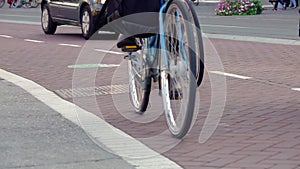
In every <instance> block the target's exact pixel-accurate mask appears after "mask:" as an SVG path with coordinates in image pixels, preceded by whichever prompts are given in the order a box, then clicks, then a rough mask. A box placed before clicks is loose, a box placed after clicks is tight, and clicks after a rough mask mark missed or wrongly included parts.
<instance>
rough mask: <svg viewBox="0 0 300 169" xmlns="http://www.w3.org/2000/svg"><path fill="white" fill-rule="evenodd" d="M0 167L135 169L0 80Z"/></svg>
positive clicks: (34, 99) (22, 168)
mask: <svg viewBox="0 0 300 169" xmlns="http://www.w3.org/2000/svg"><path fill="white" fill-rule="evenodd" d="M0 103H1V104H0V110H1V111H0V116H1V118H0V129H1V130H0V152H1V153H0V168H1V169H6V168H20V169H25V168H26V169H33V168H34V169H53V168H55V169H71V168H75V169H114V168H118V169H120V168H123V169H131V168H134V167H133V166H132V165H130V164H128V163H127V162H125V161H124V160H123V159H121V158H120V157H118V156H116V155H113V154H111V153H108V152H106V151H104V150H103V149H101V148H100V147H99V146H98V145H96V144H95V143H94V142H93V141H92V140H91V139H90V138H89V137H88V136H87V135H86V133H85V132H84V131H83V130H82V129H81V128H80V127H78V126H77V125H75V124H74V123H72V122H70V121H68V120H66V119H65V118H63V117H62V116H61V115H60V114H58V113H57V112H55V111H54V110H52V109H50V108H49V107H48V106H46V105H44V104H43V103H42V102H40V101H39V100H37V99H36V98H34V97H33V96H31V95H30V94H28V93H27V92H26V91H24V90H23V89H21V88H19V87H17V86H15V85H14V84H12V83H10V82H8V81H6V80H3V79H0Z"/></svg>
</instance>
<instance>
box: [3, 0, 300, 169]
mask: <svg viewBox="0 0 300 169" xmlns="http://www.w3.org/2000/svg"><path fill="white" fill-rule="evenodd" d="M196 9H197V12H198V15H199V20H200V23H201V25H202V31H203V33H204V37H205V38H204V42H205V43H204V46H205V54H206V64H207V67H206V68H207V69H206V71H205V77H204V81H203V83H202V84H201V86H200V87H199V100H198V103H199V104H198V106H199V107H198V116H197V117H196V121H195V123H194V125H193V128H192V129H191V131H190V133H189V135H187V137H185V138H184V139H183V140H176V139H172V138H171V136H170V134H169V133H168V132H165V131H167V129H166V125H165V121H164V117H163V115H162V107H161V103H160V102H161V101H160V99H161V98H160V97H159V96H158V91H157V90H155V88H154V89H153V92H152V93H151V96H150V97H151V100H150V109H149V111H147V112H146V113H145V115H144V116H143V117H141V116H139V115H136V114H134V113H133V109H132V107H131V106H130V105H129V98H128V89H127V86H128V80H127V72H126V62H125V60H123V56H124V54H122V53H120V51H119V50H118V49H116V48H115V46H113V45H114V44H115V43H116V41H115V40H106V41H105V40H97V41H85V40H83V38H81V35H80V33H81V32H80V29H79V28H77V27H69V26H64V27H58V30H57V32H56V34H55V35H53V36H50V35H49V36H48V35H44V33H43V32H42V29H41V26H40V25H39V15H40V10H39V9H23V8H22V9H9V8H7V7H6V8H2V9H0V21H1V22H0V27H1V30H0V44H1V46H0V50H1V55H0V68H1V69H3V70H6V71H8V72H11V73H14V74H16V75H19V76H21V77H24V78H26V79H30V80H32V81H34V82H35V83H37V84H39V85H41V86H43V87H45V88H46V89H48V90H50V91H52V92H54V93H55V94H57V95H58V96H59V97H61V98H63V99H64V100H67V101H69V102H72V103H74V104H76V105H78V106H79V107H81V108H83V109H85V110H87V111H89V112H91V113H93V114H95V115H97V116H99V117H101V118H102V119H104V120H105V121H106V122H108V123H110V124H111V125H113V126H114V127H116V128H118V129H120V130H122V131H124V132H125V133H127V134H128V135H130V136H132V137H133V138H136V139H137V140H139V141H141V142H142V143H144V144H145V145H147V146H148V147H149V148H151V149H153V150H155V151H157V152H158V153H160V154H162V155H163V156H164V157H166V158H168V159H170V160H172V161H174V162H176V163H177V164H178V165H180V166H181V167H182V168H186V169H221V168H222V169H263V168H267V169H276V168H278V169H300V132H299V130H300V123H299V121H300V74H299V73H297V72H299V70H300V58H299V56H300V45H299V40H300V38H299V37H298V22H299V15H298V12H297V11H296V10H292V9H288V10H287V11H276V12H273V11H271V10H270V9H268V10H265V11H264V12H263V14H262V15H258V16H232V17H220V16H215V15H214V14H213V9H214V6H213V5H211V4H203V6H200V7H196ZM20 23H28V24H22V25H21V24H20ZM228 35H230V36H232V40H229V39H228V38H222V37H228ZM212 36H215V38H211V37H212ZM238 37H239V38H240V37H244V40H235V38H238ZM249 37H260V38H264V39H267V40H266V41H267V42H268V43H262V42H258V41H253V40H251V41H248V40H249ZM278 39H280V40H282V39H284V40H286V41H285V42H286V43H285V44H275V43H276V42H275V41H277V40H278ZM297 44H298V45H297ZM106 50H110V51H113V53H112V52H107V51H106ZM106 53H107V54H106ZM213 58H216V59H219V61H220V63H221V64H220V65H218V64H216V65H217V66H219V67H216V66H214V64H215V63H214V62H213ZM76 66H77V67H76ZM80 66H81V67H82V68H78V67H80ZM0 78H1V74H0ZM225 78H226V79H225ZM216 79H217V80H218V79H225V81H223V83H222V84H215V82H216V81H217V80H216ZM1 81H4V80H1ZM221 82H222V81H221ZM111 85H112V86H113V87H115V88H116V91H114V92H107V87H110V86H111ZM0 86H1V90H3V91H5V90H7V91H6V92H1V93H0V95H1V101H2V98H3V100H7V99H9V100H10V101H11V102H8V103H7V102H4V103H3V102H1V106H3V105H4V108H3V109H2V108H1V116H5V112H6V111H8V110H6V109H5V105H10V104H12V103H18V101H17V100H15V99H16V98H14V97H13V98H6V97H7V95H11V94H15V95H17V96H18V97H20V98H22V97H25V96H23V95H26V93H24V91H21V90H20V89H19V88H15V87H11V88H10V87H9V86H10V85H9V84H8V83H7V82H5V81H4V82H1V83H0ZM215 86H220V88H219V89H225V90H222V91H220V90H218V88H215ZM91 87H96V90H93V92H92V93H91V92H90V88H91ZM14 90H16V92H14V93H10V92H9V91H14ZM72 90H73V92H74V94H73V95H72V94H70V93H71V92H70V91H72ZM214 92H216V93H215V94H216V95H214ZM223 92H225V96H223V95H222V93H223ZM4 96H6V97H4ZM216 96H220V97H218V98H217V103H223V102H224V104H225V106H224V107H222V105H221V104H220V105H218V104H217V105H216V104H215V102H214V99H215V97H216ZM26 97H28V96H26ZM30 99H32V98H30ZM29 102H31V101H29ZM23 106H24V107H21V108H20V109H15V110H12V114H15V113H20V111H21V110H22V109H24V110H26V108H27V107H26V105H23ZM212 108H215V109H218V108H220V109H222V108H224V111H221V112H217V113H221V114H218V115H219V116H218V117H220V115H221V120H220V122H218V123H214V124H212V123H210V124H208V126H210V125H211V126H213V125H217V128H216V130H213V128H209V129H211V130H209V131H206V132H208V133H209V132H211V131H212V130H213V131H212V132H213V135H212V136H211V137H208V140H205V141H204V142H202V141H203V140H201V139H200V140H199V138H200V135H201V134H200V133H201V131H203V126H205V124H206V123H205V120H206V119H207V117H209V116H210V112H211V109H212ZM44 109H48V108H47V107H46V106H45V107H42V108H40V107H38V110H39V111H42V112H43V111H46V112H48V111H49V110H44ZM2 110H3V111H2ZM27 111H28V112H30V111H31V110H30V109H29V110H27ZM50 113H55V112H50ZM22 114H23V113H20V116H22ZM49 116H50V117H49V118H47V119H48V120H53V121H55V117H53V118H52V117H51V114H50V115H49ZM46 117H47V116H46V115H45V118H46ZM13 118H16V119H17V118H18V116H11V119H10V120H13ZM215 118H217V115H216V116H215ZM60 120H61V119H59V118H58V119H57V121H60ZM62 121H63V120H62ZM214 122H216V121H214ZM45 123H46V122H45ZM68 123H70V122H66V123H61V124H60V125H66V126H67V128H65V130H64V129H62V130H64V131H59V127H57V128H54V129H55V130H57V131H54V132H64V133H62V135H65V134H67V133H69V132H72V131H70V130H71V129H72V128H76V127H72V124H68ZM2 124H5V120H4V121H3V122H2V121H1V125H2ZM94 124H95V123H91V124H90V126H93V125H94ZM1 125H0V126H1ZM41 125H42V124H41ZM82 125H85V124H82ZM95 125H96V124H95ZM8 126H9V125H8ZM58 126H59V125H58ZM10 127H11V129H13V128H14V126H10ZM62 128H64V127H62ZM45 130H47V127H46V126H45ZM74 131H75V129H74ZM65 132H66V133H65ZM78 132H79V131H78ZM81 132H82V131H81ZM98 132H100V133H101V132H105V131H101V128H99V129H98ZM6 134H9V133H4V134H1V135H0V139H1V140H3V139H4V138H6V137H7V136H6ZM16 134H17V135H18V137H16V138H14V139H17V140H19V139H23V137H22V135H21V133H18V132H16ZM89 134H90V133H89ZM204 134H205V133H204ZM76 136H78V137H80V138H82V139H83V140H88V139H87V136H85V135H84V133H79V134H78V135H76ZM57 137H59V135H58V136H57ZM49 139H50V138H49ZM27 140H28V141H29V142H31V141H32V142H43V141H45V142H47V137H46V138H44V140H34V138H32V139H29V138H27ZM75 140H77V141H78V139H75ZM96 141H97V139H96ZM100 141H101V140H100ZM104 142H105V140H104ZM14 143H15V144H16V145H13V144H14ZM77 143H78V145H79V146H81V145H82V143H80V142H77ZM168 143H171V144H168ZM49 144H50V143H49ZM87 144H88V146H89V149H86V150H85V151H82V152H80V153H81V154H79V155H78V158H80V159H81V160H83V161H89V158H90V157H91V158H92V159H93V158H94V157H97V156H98V155H97V153H101V150H100V149H99V150H95V152H93V153H95V154H90V155H91V156H86V154H85V153H87V154H88V151H89V150H91V151H92V149H97V148H96V147H97V146H96V145H93V144H92V143H91V142H90V141H87ZM103 144H104V143H103ZM125 144H126V143H124V145H123V146H126V145H125ZM167 144H168V145H167ZM18 145H22V143H20V142H13V141H12V140H10V139H7V142H5V144H3V143H0V149H2V148H3V149H5V148H7V147H9V148H10V149H9V148H7V151H10V152H11V151H13V152H11V153H12V154H18V153H22V152H23V153H24V152H25V153H34V151H33V150H32V151H31V147H32V148H33V147H34V146H29V147H26V148H27V149H26V151H25V150H23V149H22V151H21V150H20V152H18V149H17V148H18ZM43 145H44V144H40V146H43ZM50 145H51V144H50ZM98 145H99V144H98ZM101 145H102V144H100V147H101ZM104 145H106V144H104ZM65 146H68V145H67V144H66V145H65ZM69 146H70V145H69ZM115 146H118V145H115ZM112 147H113V146H112ZM21 148H24V147H22V146H20V149H21ZM102 148H103V147H102ZM132 149H133V150H134V147H132ZM56 150H57V151H56ZM60 151H63V152H64V153H65V154H66V155H65V157H66V158H68V157H69V156H68V155H67V154H74V153H75V152H73V151H65V150H64V149H62V148H60V147H51V148H49V149H46V153H47V152H49V155H51V153H53V154H54V155H55V153H58V152H60ZM133 152H134V151H133ZM76 153H77V152H76ZM117 155H118V154H117ZM55 156H56V155H55ZM107 156H108V157H109V158H108V157H107ZM107 156H105V157H104V159H114V160H118V163H116V165H115V166H114V167H115V168H122V167H123V168H127V167H125V166H126V165H128V167H132V166H130V164H128V163H127V162H125V161H127V160H130V158H129V159H127V158H124V157H123V156H121V157H123V159H125V161H122V159H120V158H119V157H118V156H114V155H113V154H108V155H107ZM0 157H1V156H0ZM14 157H15V158H17V157H18V156H12V158H14ZM99 158H100V157H99ZM99 158H97V159H98V160H99ZM135 158H137V157H135ZM46 159H47V158H46ZM9 160H11V161H12V163H7V161H8V159H6V158H1V160H0V168H1V167H2V166H4V167H2V168H12V167H16V166H17V167H18V168H30V167H32V168H34V166H28V165H27V164H26V163H22V162H20V164H19V165H14V164H16V162H15V161H14V160H13V159H9ZM20 160H29V161H30V160H33V161H35V160H37V159H33V158H32V157H31V158H29V159H20ZM76 160H77V159H75V157H74V160H73V159H72V160H68V159H64V157H63V156H62V157H61V158H57V161H54V163H55V162H56V163H59V162H60V161H67V163H71V162H74V161H76ZM132 161H134V160H132ZM33 163H38V164H39V165H45V166H46V167H47V164H49V163H48V162H47V160H45V161H43V159H39V160H37V162H33ZM153 163H155V162H153ZM131 164H132V163H131ZM95 166H96V167H95ZM94 167H95V168H97V164H95V165H94ZM83 168H84V167H83ZM99 168H100V166H99ZM104 168H105V167H104ZM112 168H113V167H112ZM153 168H157V166H156V167H153Z"/></svg>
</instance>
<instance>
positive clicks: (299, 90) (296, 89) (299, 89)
mask: <svg viewBox="0 0 300 169" xmlns="http://www.w3.org/2000/svg"><path fill="white" fill-rule="evenodd" d="M292 90H295V91H298V92H300V88H292Z"/></svg>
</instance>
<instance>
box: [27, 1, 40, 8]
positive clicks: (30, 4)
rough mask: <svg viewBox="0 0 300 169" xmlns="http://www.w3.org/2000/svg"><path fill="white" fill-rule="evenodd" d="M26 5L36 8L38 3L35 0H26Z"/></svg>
mask: <svg viewBox="0 0 300 169" xmlns="http://www.w3.org/2000/svg"><path fill="white" fill-rule="evenodd" d="M25 5H26V7H27V8H37V7H38V6H39V3H38V2H37V0H29V2H26V4H25Z"/></svg>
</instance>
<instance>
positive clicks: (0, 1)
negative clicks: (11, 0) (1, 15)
mask: <svg viewBox="0 0 300 169" xmlns="http://www.w3.org/2000/svg"><path fill="white" fill-rule="evenodd" d="M4 4H5V0H0V8H2V7H3V6H4Z"/></svg>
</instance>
